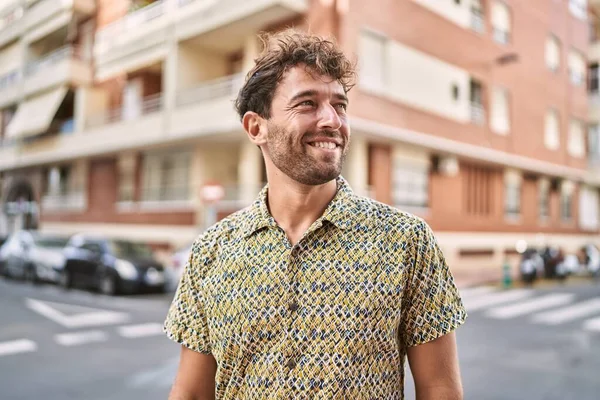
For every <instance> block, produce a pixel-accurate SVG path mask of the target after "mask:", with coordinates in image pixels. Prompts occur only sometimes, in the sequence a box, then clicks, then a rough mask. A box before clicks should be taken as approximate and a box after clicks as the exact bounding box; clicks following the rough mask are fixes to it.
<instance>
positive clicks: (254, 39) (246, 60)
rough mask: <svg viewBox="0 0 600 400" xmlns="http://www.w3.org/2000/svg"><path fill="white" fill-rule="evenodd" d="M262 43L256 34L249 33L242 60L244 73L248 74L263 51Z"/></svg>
mask: <svg viewBox="0 0 600 400" xmlns="http://www.w3.org/2000/svg"><path fill="white" fill-rule="evenodd" d="M261 46H262V45H261V43H260V40H259V39H258V36H257V35H256V34H252V35H249V36H248V37H247V38H246V42H245V43H244V57H243V62H242V73H243V74H247V73H248V71H250V70H251V69H252V67H254V60H255V59H256V58H257V57H258V55H259V54H260V51H261Z"/></svg>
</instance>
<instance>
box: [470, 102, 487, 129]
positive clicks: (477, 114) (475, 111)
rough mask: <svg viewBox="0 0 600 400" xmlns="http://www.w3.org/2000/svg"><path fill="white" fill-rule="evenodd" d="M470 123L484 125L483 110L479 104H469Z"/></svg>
mask: <svg viewBox="0 0 600 400" xmlns="http://www.w3.org/2000/svg"><path fill="white" fill-rule="evenodd" d="M471 121H472V122H473V123H474V124H477V125H483V124H485V109H484V108H483V105H482V104H480V103H471Z"/></svg>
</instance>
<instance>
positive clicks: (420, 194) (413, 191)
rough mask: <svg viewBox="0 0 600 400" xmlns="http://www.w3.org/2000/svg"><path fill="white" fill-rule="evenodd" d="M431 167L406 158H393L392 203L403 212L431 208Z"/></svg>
mask: <svg viewBox="0 0 600 400" xmlns="http://www.w3.org/2000/svg"><path fill="white" fill-rule="evenodd" d="M429 187H430V182H429V165H428V164H426V163H423V162H418V161H416V160H410V159H407V158H404V157H398V156H397V157H394V158H393V171H392V201H393V204H394V206H395V207H397V208H399V209H402V210H426V209H428V207H429V201H430V199H429Z"/></svg>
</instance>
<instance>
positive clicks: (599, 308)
mask: <svg viewBox="0 0 600 400" xmlns="http://www.w3.org/2000/svg"><path fill="white" fill-rule="evenodd" d="M596 313H600V299H592V300H588V301H581V302H579V303H575V304H573V305H571V306H568V307H564V308H559V309H556V310H551V311H546V312H543V313H539V314H536V315H534V316H533V318H532V320H533V322H536V323H540V324H546V325H559V324H562V323H565V322H570V321H573V320H575V319H578V318H583V317H587V316H589V315H593V314H596Z"/></svg>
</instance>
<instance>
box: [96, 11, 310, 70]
mask: <svg viewBox="0 0 600 400" xmlns="http://www.w3.org/2000/svg"><path fill="white" fill-rule="evenodd" d="M307 7H308V6H307V0H294V1H292V0H255V1H242V0H220V1H217V0H159V1H156V2H154V3H152V4H150V5H148V6H146V7H144V8H142V9H139V10H137V11H135V12H132V13H129V14H128V15H126V16H125V17H123V18H121V19H119V20H117V21H115V22H113V23H112V24H110V25H108V26H106V27H105V28H103V29H101V30H100V31H99V32H98V33H97V35H96V42H95V47H94V54H95V57H96V62H97V67H98V76H99V79H107V78H109V77H110V76H112V75H113V74H116V73H118V72H121V71H123V70H129V69H135V68H137V67H139V66H140V65H142V64H143V63H148V62H152V61H156V60H157V59H160V58H162V57H165V56H166V52H167V48H166V46H167V44H168V43H169V42H170V39H171V40H173V39H176V40H180V41H182V40H187V39H190V38H197V39H198V40H199V44H201V45H202V46H203V47H206V48H211V49H214V50H217V51H220V52H228V51H234V50H237V49H239V48H241V47H242V46H243V44H244V41H245V40H246V38H247V37H248V35H249V34H254V33H255V32H257V31H258V30H260V29H263V28H264V27H265V26H266V25H268V24H271V23H274V22H278V21H281V20H285V19H287V18H290V17H292V16H295V15H299V14H301V13H303V12H305V11H306V9H307ZM173 35H174V36H175V37H173Z"/></svg>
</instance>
